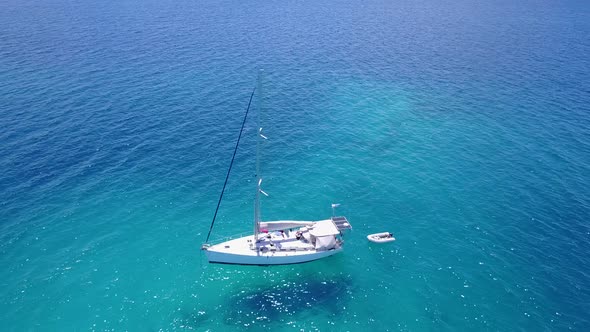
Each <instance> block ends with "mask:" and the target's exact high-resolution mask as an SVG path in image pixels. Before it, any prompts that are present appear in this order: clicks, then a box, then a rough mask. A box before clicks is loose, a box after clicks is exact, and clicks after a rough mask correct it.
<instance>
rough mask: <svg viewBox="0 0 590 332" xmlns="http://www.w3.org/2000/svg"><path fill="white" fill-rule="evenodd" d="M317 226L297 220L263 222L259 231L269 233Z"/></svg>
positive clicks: (310, 222) (311, 222)
mask: <svg viewBox="0 0 590 332" xmlns="http://www.w3.org/2000/svg"><path fill="white" fill-rule="evenodd" d="M314 224H316V223H315V222H313V221H296V220H280V221H262V222H260V226H259V229H260V230H263V229H264V230H267V231H269V232H272V231H279V230H283V229H290V228H297V227H303V226H308V227H311V226H313V225H314Z"/></svg>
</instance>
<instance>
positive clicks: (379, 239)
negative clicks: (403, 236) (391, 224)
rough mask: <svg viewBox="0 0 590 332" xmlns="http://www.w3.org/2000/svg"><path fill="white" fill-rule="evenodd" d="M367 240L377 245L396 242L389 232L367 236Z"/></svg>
mask: <svg viewBox="0 0 590 332" xmlns="http://www.w3.org/2000/svg"><path fill="white" fill-rule="evenodd" d="M367 239H368V240H369V241H371V242H375V243H385V242H392V241H395V238H394V237H393V234H391V233H389V232H383V233H375V234H369V235H367Z"/></svg>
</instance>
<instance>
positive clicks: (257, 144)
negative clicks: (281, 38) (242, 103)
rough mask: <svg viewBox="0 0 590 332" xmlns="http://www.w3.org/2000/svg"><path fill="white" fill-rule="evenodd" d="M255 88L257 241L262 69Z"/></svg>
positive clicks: (257, 229)
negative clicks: (256, 93) (256, 110)
mask: <svg viewBox="0 0 590 332" xmlns="http://www.w3.org/2000/svg"><path fill="white" fill-rule="evenodd" d="M256 83H257V84H256V85H257V86H256V89H257V90H258V98H257V100H256V101H257V108H258V112H257V113H258V114H257V118H258V121H257V127H258V128H256V196H255V198H254V239H255V241H258V232H259V231H260V227H259V226H260V192H262V189H261V188H260V184H261V183H262V177H260V139H261V138H262V137H264V136H262V133H261V131H262V128H261V127H260V113H261V112H262V69H261V70H259V71H258V78H257V82H256Z"/></svg>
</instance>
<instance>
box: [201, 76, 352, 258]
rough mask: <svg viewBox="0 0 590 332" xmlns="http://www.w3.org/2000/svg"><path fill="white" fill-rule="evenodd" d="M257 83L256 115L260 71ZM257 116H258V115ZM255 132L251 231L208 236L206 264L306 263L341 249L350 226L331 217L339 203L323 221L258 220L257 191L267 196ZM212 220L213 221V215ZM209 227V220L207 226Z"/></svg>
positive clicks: (259, 90)
mask: <svg viewBox="0 0 590 332" xmlns="http://www.w3.org/2000/svg"><path fill="white" fill-rule="evenodd" d="M257 85H258V86H257V88H256V89H255V90H254V91H256V90H258V114H260V110H261V102H260V99H261V96H260V95H261V89H260V88H261V74H259V75H258V84H257ZM254 91H253V92H252V96H253V95H254ZM252 96H250V102H251V101H252ZM248 110H249V106H248ZM248 110H247V111H246V116H245V117H244V122H245V121H246V117H247V113H248ZM258 117H259V118H260V115H259V116H258ZM243 126H244V123H242V130H243ZM256 134H257V140H256V142H257V143H256V192H255V196H254V230H253V233H252V234H250V235H246V236H242V237H237V238H233V239H231V238H230V239H228V240H226V241H223V242H220V243H207V242H208V240H209V236H207V241H206V243H205V244H203V245H202V247H201V249H202V250H203V251H204V252H205V254H206V256H207V259H208V261H209V263H223V264H240V265H285V264H297V263H305V262H310V261H314V260H318V259H321V258H325V257H329V256H332V255H335V254H337V253H339V252H341V251H342V250H343V245H344V241H343V238H342V237H343V233H344V231H346V230H350V229H352V226H351V225H350V222H349V221H348V219H346V217H343V216H335V209H336V207H338V206H339V204H332V216H331V217H330V218H328V219H324V220H315V221H306V220H278V221H262V220H261V212H260V199H261V194H262V195H264V196H268V194H267V193H266V192H264V191H263V190H262V188H261V185H262V177H261V174H260V144H261V141H262V140H266V139H267V137H266V136H265V135H263V134H262V128H258V130H257V133H256ZM240 137H241V132H240ZM238 145H239V137H238V142H237V144H236V151H237V147H238ZM234 156H235V151H234ZM232 163H233V161H232ZM230 170H231V164H230ZM228 176H229V171H228ZM226 183H227V177H226ZM224 188H225V185H224ZM222 197H223V190H222V194H221V197H220V201H219V202H221V199H222ZM218 208H219V203H218ZM216 214H217V212H216ZM213 221H215V217H214V220H213ZM212 228H213V223H212V225H211V229H212ZM211 229H210V230H209V235H210V234H211Z"/></svg>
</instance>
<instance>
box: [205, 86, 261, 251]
mask: <svg viewBox="0 0 590 332" xmlns="http://www.w3.org/2000/svg"><path fill="white" fill-rule="evenodd" d="M255 91H256V87H254V90H252V94H251V95H250V101H248V107H247V108H246V114H244V120H243V121H242V128H241V129H240V135H238V140H237V141H236V147H235V148H234V154H233V156H232V157H231V162H230V163H229V168H228V169H227V174H226V175H225V182H224V183H223V188H222V189H221V194H220V195H219V201H218V202H217V207H216V208H215V214H214V215H213V220H212V221H211V227H209V233H208V234H207V240H205V243H207V242H209V236H211V231H212V230H213V225H214V224H215V218H217V211H219V205H221V199H222V198H223V193H224V192H225V186H226V185H227V180H228V179H229V173H230V172H231V168H232V166H233V164H234V159H235V158H236V153H237V152H238V146H239V145H240V139H241V138H242V132H243V131H244V125H245V124H246V119H247V118H248V112H249V111H250V105H251V104H252V98H253V97H254V92H255Z"/></svg>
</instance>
